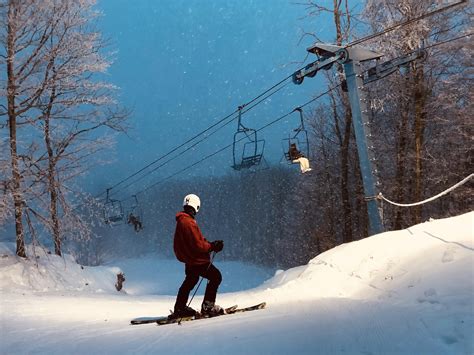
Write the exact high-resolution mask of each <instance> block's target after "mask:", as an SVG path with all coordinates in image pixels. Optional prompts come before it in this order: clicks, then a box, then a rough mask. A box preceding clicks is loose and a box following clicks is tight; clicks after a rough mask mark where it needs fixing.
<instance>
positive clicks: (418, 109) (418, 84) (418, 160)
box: [413, 67, 426, 224]
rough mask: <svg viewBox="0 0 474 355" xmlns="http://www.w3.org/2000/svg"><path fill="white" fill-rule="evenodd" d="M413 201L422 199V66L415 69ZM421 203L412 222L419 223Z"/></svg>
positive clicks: (423, 101)
mask: <svg viewBox="0 0 474 355" xmlns="http://www.w3.org/2000/svg"><path fill="white" fill-rule="evenodd" d="M414 96H415V196H414V200H415V201H421V200H422V199H423V161H422V158H423V157H422V154H423V153H422V150H423V143H424V141H423V139H424V131H425V125H426V112H425V105H426V89H425V86H424V73H423V67H419V68H416V70H415V95H414ZM422 207H423V206H422V205H419V206H416V207H415V208H414V216H413V217H414V223H415V224H417V223H421V216H422Z"/></svg>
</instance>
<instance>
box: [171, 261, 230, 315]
mask: <svg viewBox="0 0 474 355" xmlns="http://www.w3.org/2000/svg"><path fill="white" fill-rule="evenodd" d="M185 273H186V278H185V279H184V281H183V284H182V285H181V287H180V288H179V291H178V296H177V297H176V304H175V305H174V310H175V311H177V310H180V309H184V308H186V306H187V304H188V298H189V293H190V292H191V291H192V289H193V288H194V286H196V284H197V283H198V281H199V277H200V276H202V277H204V278H205V279H207V280H208V282H207V286H206V293H205V294H204V301H210V302H215V301H216V295H217V289H218V288H219V285H220V284H221V281H222V275H221V272H220V271H219V270H218V269H217V268H216V267H215V266H214V265H212V264H210V263H208V264H203V265H186V268H185Z"/></svg>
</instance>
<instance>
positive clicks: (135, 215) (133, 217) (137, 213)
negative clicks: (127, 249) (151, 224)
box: [126, 195, 143, 232]
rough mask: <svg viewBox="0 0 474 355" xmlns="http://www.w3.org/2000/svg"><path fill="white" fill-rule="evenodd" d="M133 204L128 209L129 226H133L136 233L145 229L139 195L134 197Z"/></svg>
mask: <svg viewBox="0 0 474 355" xmlns="http://www.w3.org/2000/svg"><path fill="white" fill-rule="evenodd" d="M132 197H133V202H132V204H131V205H130V207H129V208H128V209H127V214H126V217H127V224H132V225H133V227H134V229H135V231H136V232H138V231H140V230H141V229H143V210H142V208H141V206H140V204H139V203H138V198H137V195H133V196H132Z"/></svg>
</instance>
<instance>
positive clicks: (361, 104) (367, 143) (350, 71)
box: [293, 43, 384, 235]
mask: <svg viewBox="0 0 474 355" xmlns="http://www.w3.org/2000/svg"><path fill="white" fill-rule="evenodd" d="M307 50H308V52H310V53H313V54H316V55H317V56H318V57H319V58H320V60H319V61H316V62H314V63H313V64H312V65H308V66H307V67H306V68H305V69H304V70H302V71H299V72H296V73H295V74H294V75H293V82H295V83H296V84H299V83H301V82H302V81H303V78H304V77H305V76H309V77H312V76H314V75H315V71H317V70H319V69H326V70H327V69H329V68H330V67H331V66H332V64H333V63H334V62H337V63H339V64H341V65H343V67H344V73H345V77H346V82H347V90H348V95H349V101H350V105H351V112H352V122H353V127H354V133H355V137H356V143H357V152H358V155H359V164H360V170H361V173H362V181H363V185H364V194H365V199H366V201H367V210H368V215H369V224H370V227H369V234H370V235H373V234H377V233H381V232H383V231H384V228H383V224H382V219H381V216H380V213H379V210H378V206H377V201H376V199H375V196H376V195H377V193H376V192H377V191H376V190H377V186H376V170H375V159H374V154H373V144H372V139H371V133H370V125H369V116H368V107H367V97H366V93H365V91H366V90H365V88H364V80H363V69H362V66H361V63H362V62H365V61H368V60H373V59H378V58H380V57H381V56H382V55H381V54H379V53H376V52H373V51H371V50H368V49H365V48H361V47H356V46H354V47H348V48H345V47H341V46H335V45H328V44H321V43H316V44H314V45H313V46H311V47H310V48H308V49H307Z"/></svg>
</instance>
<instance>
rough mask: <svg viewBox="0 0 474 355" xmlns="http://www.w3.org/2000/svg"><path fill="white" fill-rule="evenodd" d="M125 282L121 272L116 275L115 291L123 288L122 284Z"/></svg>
mask: <svg viewBox="0 0 474 355" xmlns="http://www.w3.org/2000/svg"><path fill="white" fill-rule="evenodd" d="M124 282H125V274H124V273H123V272H121V273H119V274H117V283H116V284H115V288H116V289H117V291H120V290H121V289H122V287H123V283H124Z"/></svg>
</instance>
